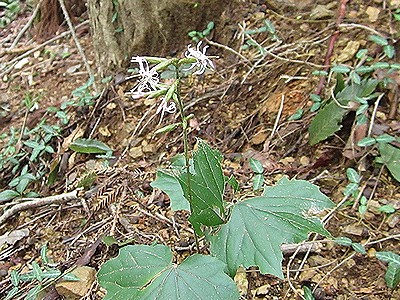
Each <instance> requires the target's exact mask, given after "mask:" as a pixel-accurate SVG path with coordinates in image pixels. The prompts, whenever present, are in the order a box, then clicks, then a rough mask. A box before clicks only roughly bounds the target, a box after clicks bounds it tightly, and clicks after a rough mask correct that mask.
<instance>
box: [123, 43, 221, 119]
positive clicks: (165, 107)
mask: <svg viewBox="0 0 400 300" xmlns="http://www.w3.org/2000/svg"><path fill="white" fill-rule="evenodd" d="M201 43H202V42H201V41H200V42H199V43H198V44H197V47H196V49H194V48H192V45H189V46H188V47H187V51H186V52H185V57H186V58H189V59H193V60H194V62H191V65H190V67H189V68H188V69H185V71H189V70H194V69H197V70H196V71H195V72H194V73H193V74H194V75H200V74H203V73H204V72H205V71H206V70H207V69H212V70H213V69H215V67H214V64H213V62H212V61H211V60H210V58H209V57H208V56H207V55H206V51H207V48H208V46H204V47H203V49H201ZM131 62H133V63H137V64H138V65H139V72H138V75H137V76H138V77H139V82H138V84H137V85H136V86H135V87H134V88H133V89H132V90H131V91H130V94H131V96H132V98H134V99H138V98H142V97H146V96H150V95H151V94H153V93H154V92H157V91H159V90H161V89H165V86H163V85H162V84H161V83H160V75H159V74H158V72H157V70H156V68H155V67H152V68H150V66H149V63H148V61H147V60H146V58H144V57H133V58H132V60H131ZM132 77H136V76H132ZM132 77H130V78H132ZM175 111H176V104H175V102H174V101H170V102H168V101H166V99H165V98H161V103H160V105H159V107H158V108H157V114H161V119H162V118H163V116H164V114H165V113H174V112H175Z"/></svg>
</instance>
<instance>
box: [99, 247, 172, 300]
mask: <svg viewBox="0 0 400 300" xmlns="http://www.w3.org/2000/svg"><path fill="white" fill-rule="evenodd" d="M171 261H172V253H171V251H170V250H169V249H168V248H167V247H166V246H163V245H155V246H146V245H133V246H131V245H129V246H126V247H124V248H121V249H120V251H119V254H118V256H117V257H116V258H113V259H110V260H109V261H107V262H106V263H105V264H103V265H102V266H101V268H100V270H99V272H98V273H97V280H98V282H99V284H100V286H101V287H103V288H105V289H106V290H107V295H106V297H105V298H104V299H105V300H106V299H115V300H117V299H121V300H125V299H134V298H135V295H138V293H139V289H140V288H141V287H143V286H145V285H146V284H147V283H148V282H150V280H151V279H152V278H153V277H154V276H156V275H157V274H158V273H159V272H161V271H162V270H164V269H165V268H167V267H168V266H169V265H170V264H171Z"/></svg>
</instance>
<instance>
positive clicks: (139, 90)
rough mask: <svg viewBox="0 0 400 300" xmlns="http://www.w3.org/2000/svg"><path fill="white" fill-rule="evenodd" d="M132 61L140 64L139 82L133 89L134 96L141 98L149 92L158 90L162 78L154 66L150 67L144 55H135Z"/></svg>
mask: <svg viewBox="0 0 400 300" xmlns="http://www.w3.org/2000/svg"><path fill="white" fill-rule="evenodd" d="M131 62H135V63H138V64H139V76H140V79H139V83H138V85H137V86H136V87H135V88H133V89H132V90H131V93H132V97H133V98H140V97H142V96H145V95H147V94H149V92H153V91H156V90H157V89H158V86H159V83H160V78H159V77H158V76H159V75H158V73H157V71H156V70H154V68H151V69H150V67H149V63H148V62H147V60H146V59H144V58H143V57H133V58H132V60H131Z"/></svg>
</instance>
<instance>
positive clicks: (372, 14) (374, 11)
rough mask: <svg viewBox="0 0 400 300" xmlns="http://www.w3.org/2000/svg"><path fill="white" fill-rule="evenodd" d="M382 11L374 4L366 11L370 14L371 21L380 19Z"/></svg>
mask: <svg viewBox="0 0 400 300" xmlns="http://www.w3.org/2000/svg"><path fill="white" fill-rule="evenodd" d="M380 12H381V11H380V9H379V8H376V7H373V6H368V7H367V9H366V10H365V13H366V14H367V15H368V19H369V21H370V22H371V23H374V22H376V21H378V18H379V13H380Z"/></svg>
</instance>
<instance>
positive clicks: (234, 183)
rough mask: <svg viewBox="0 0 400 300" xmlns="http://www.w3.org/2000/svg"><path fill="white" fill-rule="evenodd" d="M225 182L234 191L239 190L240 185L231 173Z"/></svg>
mask: <svg viewBox="0 0 400 300" xmlns="http://www.w3.org/2000/svg"><path fill="white" fill-rule="evenodd" d="M226 182H227V183H229V184H230V185H231V187H232V188H233V190H234V191H235V192H239V191H240V185H239V182H238V181H237V180H236V178H235V176H233V175H231V176H230V177H229V178H228V180H227V181H226Z"/></svg>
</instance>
